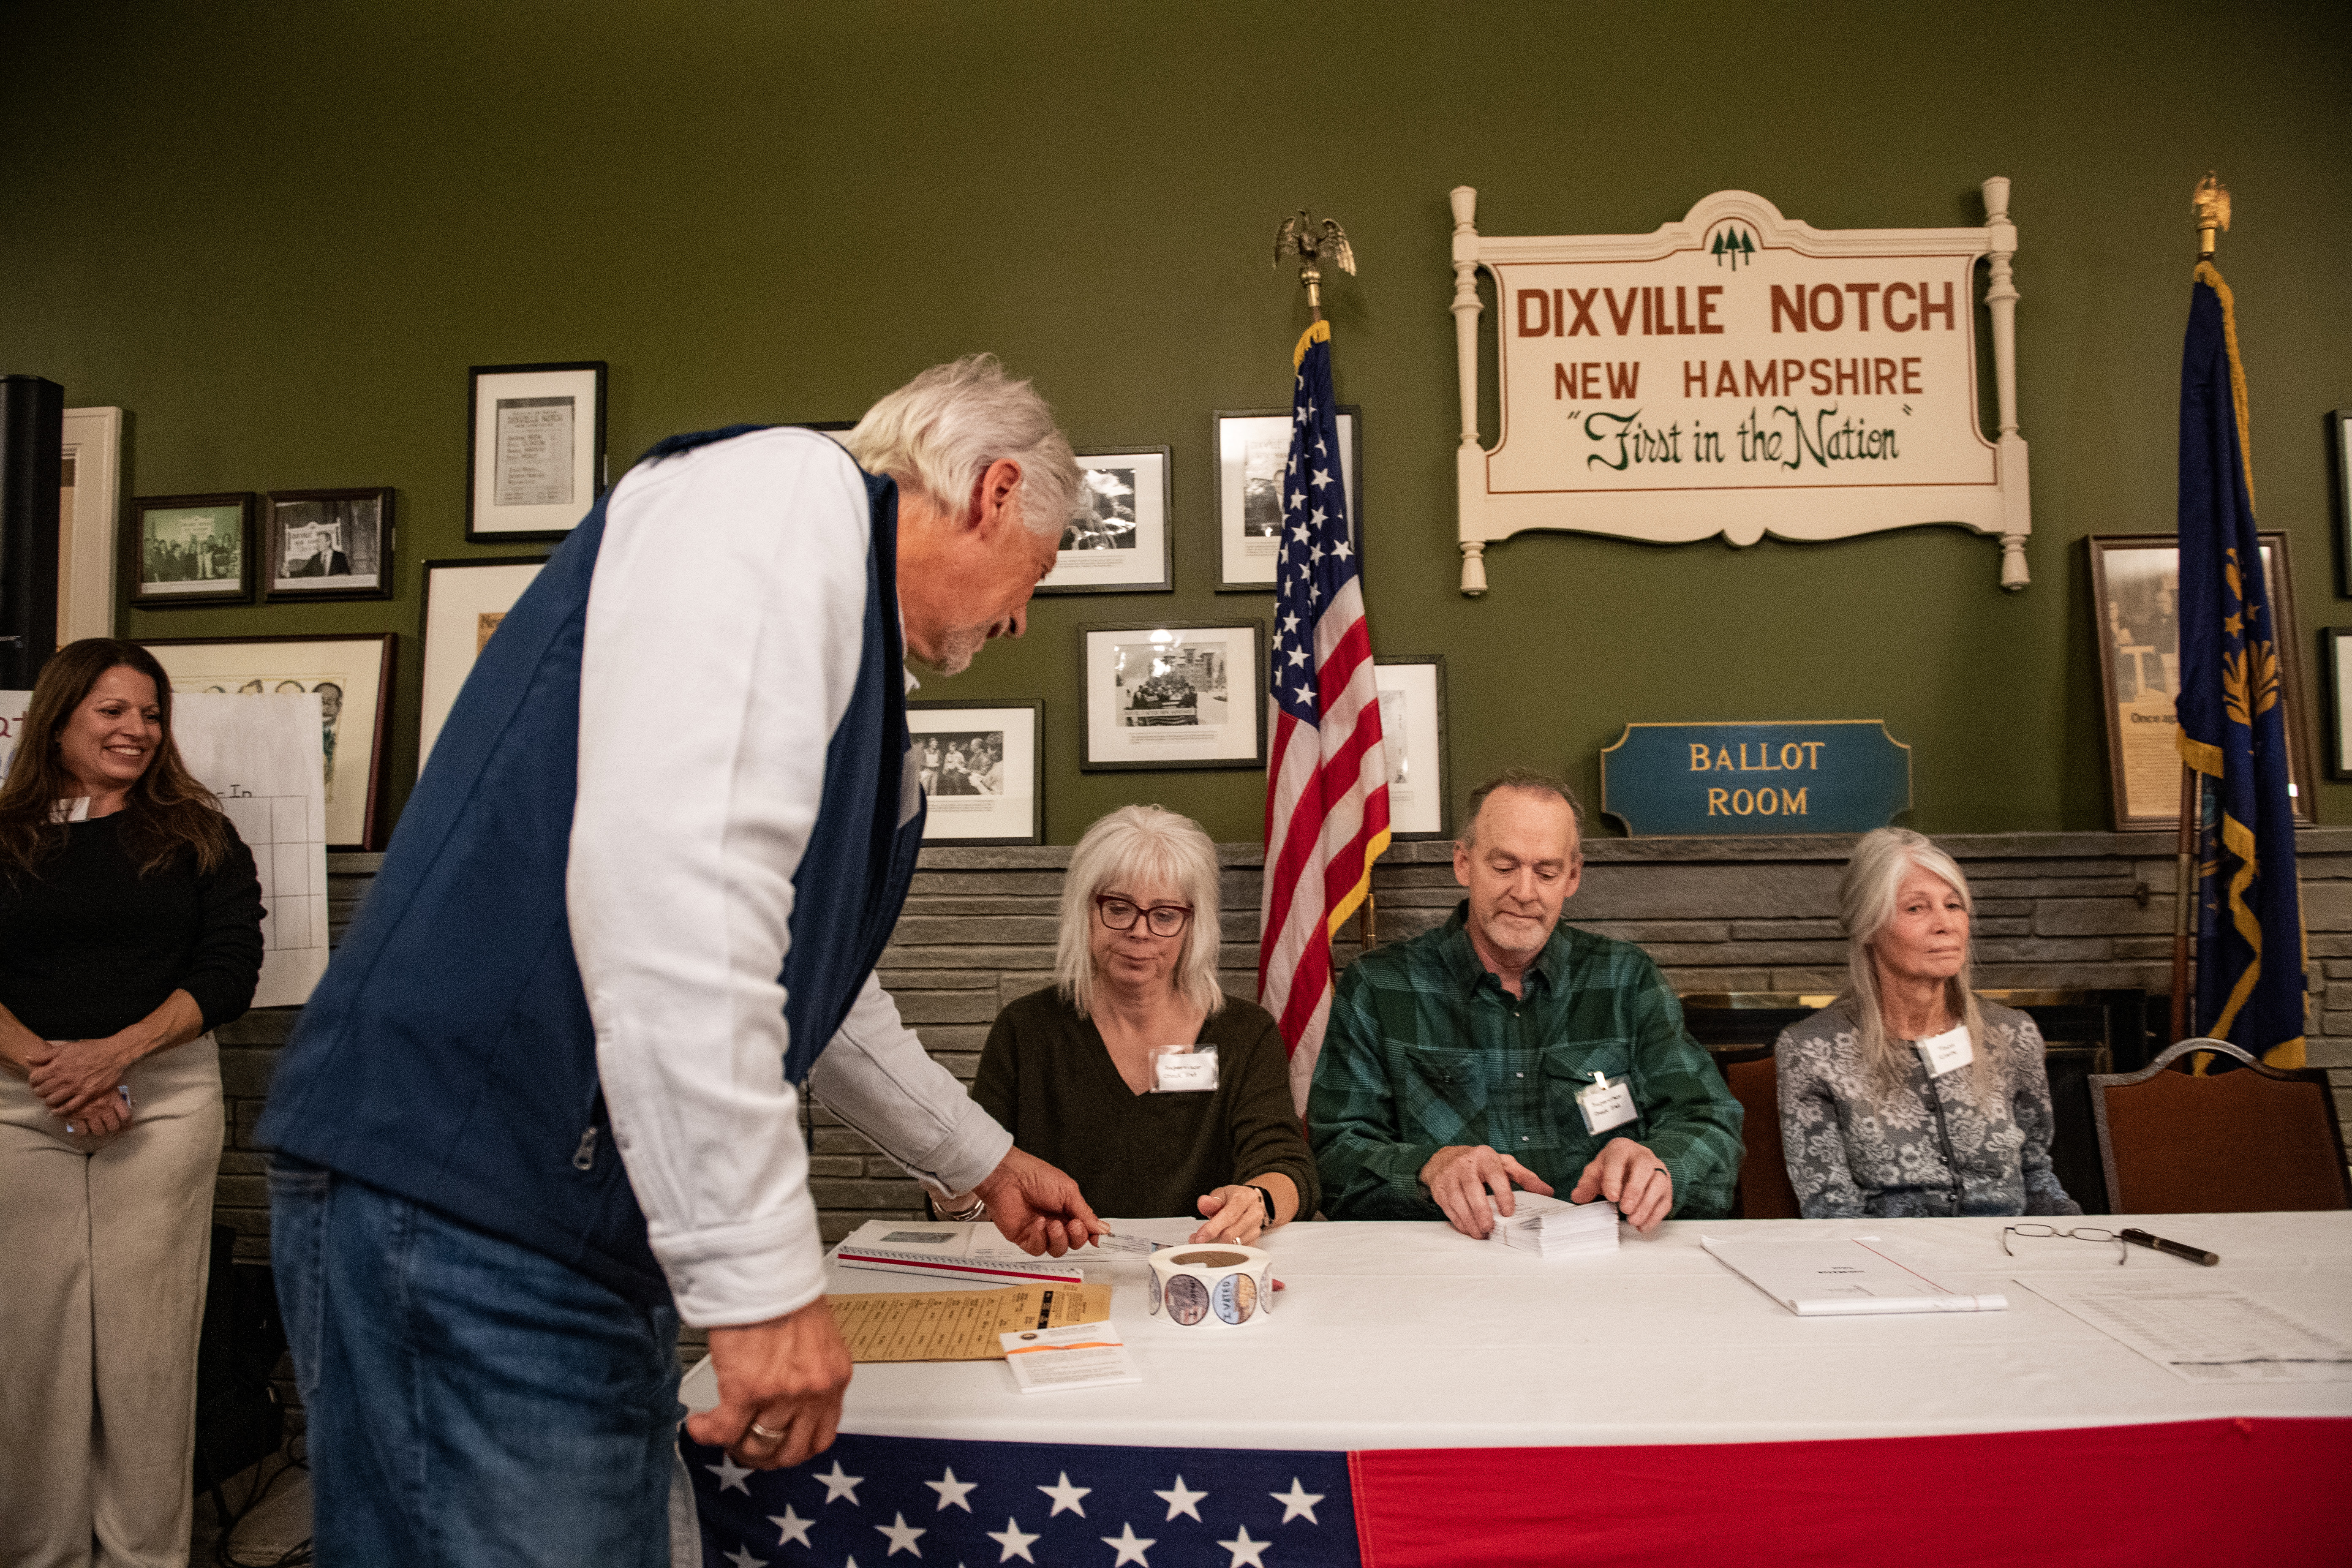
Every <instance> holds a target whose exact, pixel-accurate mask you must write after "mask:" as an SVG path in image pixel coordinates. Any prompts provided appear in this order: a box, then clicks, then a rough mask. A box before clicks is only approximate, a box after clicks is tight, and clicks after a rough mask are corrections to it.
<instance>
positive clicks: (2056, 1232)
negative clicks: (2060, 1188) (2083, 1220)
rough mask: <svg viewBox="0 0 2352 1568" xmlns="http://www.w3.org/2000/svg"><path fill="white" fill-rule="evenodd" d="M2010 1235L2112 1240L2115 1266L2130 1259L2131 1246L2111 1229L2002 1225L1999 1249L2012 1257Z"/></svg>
mask: <svg viewBox="0 0 2352 1568" xmlns="http://www.w3.org/2000/svg"><path fill="white" fill-rule="evenodd" d="M2012 1236H2021V1237H2025V1238H2026V1239H2028V1240H2029V1241H2046V1240H2051V1239H2053V1238H2060V1237H2063V1238H2064V1239H2066V1240H2069V1241H2112V1242H2114V1243H2115V1244H2116V1268H2122V1267H2123V1266H2124V1265H2125V1264H2126V1263H2129V1262H2130V1261H2131V1248H2130V1247H2127V1246H2126V1245H2125V1243H2124V1238H2123V1237H2120V1236H2117V1235H2116V1233H2115V1232H2114V1231H2112V1230H2098V1229H2095V1228H2094V1227H2092V1226H2075V1227H2074V1229H2073V1230H2060V1229H2059V1228H2058V1227H2057V1226H2053V1225H2009V1226H2001V1231H2000V1249H2001V1251H2002V1252H2004V1253H2007V1254H2008V1255H2009V1256H2010V1257H2011V1258H2014V1257H2016V1256H2017V1254H2016V1253H2015V1252H2012V1251H2011V1250H2010V1245H2009V1238H2010V1237H2012Z"/></svg>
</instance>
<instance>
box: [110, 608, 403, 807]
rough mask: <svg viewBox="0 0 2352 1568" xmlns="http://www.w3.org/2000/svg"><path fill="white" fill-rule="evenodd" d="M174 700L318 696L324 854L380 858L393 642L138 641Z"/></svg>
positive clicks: (387, 636)
mask: <svg viewBox="0 0 2352 1568" xmlns="http://www.w3.org/2000/svg"><path fill="white" fill-rule="evenodd" d="M138 641H139V646H140V647H143V648H146V649H148V650H149V651H151V652H152V653H153V654H154V656H155V658H156V661H157V662H158V663H160V664H161V665H163V673H164V674H166V675H168V676H169V677H171V680H172V689H173V691H221V692H231V693H243V694H245V695H247V696H250V695H252V694H254V693H257V692H269V691H278V692H297V691H315V692H317V693H318V694H319V718H320V736H319V765H320V771H321V772H322V773H323V774H324V776H325V779H326V786H327V847H328V848H330V849H381V848H383V842H382V840H381V838H380V837H379V829H380V826H382V825H383V814H382V813H381V812H380V811H379V809H378V807H379V805H381V803H382V799H383V775H384V765H385V762H386V759H387V758H388V756H389V755H390V752H389V749H388V748H387V746H386V745H385V737H386V731H387V730H388V729H389V728H390V724H391V719H392V679H393V658H394V652H395V650H396V649H397V647H398V646H399V641H400V639H399V638H398V637H396V636H394V634H393V633H391V632H378V633H374V634H373V635H370V636H365V637H141V638H139V639H138Z"/></svg>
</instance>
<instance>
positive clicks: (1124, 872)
mask: <svg viewBox="0 0 2352 1568" xmlns="http://www.w3.org/2000/svg"><path fill="white" fill-rule="evenodd" d="M1061 916H1062V919H1061V939H1060V947H1059V951H1058V952H1057V954H1056V957H1055V966H1054V967H1055V984H1052V985H1050V986H1048V987H1046V988H1045V989H1044V990H1042V991H1036V992H1033V993H1031V994H1028V995H1026V996H1024V997H1022V998H1021V999H1020V1000H1018V1001H1016V1002H1014V1003H1013V1004H1012V1005H1010V1006H1008V1007H1006V1008H1005V1009H1004V1010H1003V1012H1002V1013H1000V1014H998V1015H997V1018H996V1025H995V1027H993V1028H992V1029H991V1030H990V1031H989V1036H988V1045H987V1047H986V1048H985V1049H984V1050H983V1051H982V1054H981V1058H980V1078H979V1080H978V1082H976V1083H975V1084H974V1085H973V1087H972V1097H973V1098H974V1099H975V1100H979V1101H980V1103H981V1105H982V1108H983V1109H985V1110H987V1111H988V1113H989V1114H990V1115H992V1116H993V1117H995V1118H996V1120H997V1121H1000V1122H1002V1123H1003V1125H1004V1126H1005V1127H1006V1129H1008V1130H1009V1131H1011V1132H1012V1134H1013V1142H1014V1143H1015V1144H1017V1145H1018V1146H1019V1147H1020V1148H1022V1149H1024V1150H1025V1151H1027V1152H1030V1153H1032V1154H1035V1155H1036V1156H1038V1157H1039V1158H1040V1159H1044V1160H1049V1161H1051V1162H1053V1163H1055V1164H1056V1165H1058V1166H1060V1167H1061V1168H1062V1169H1063V1170H1065V1171H1067V1172H1068V1173H1070V1174H1071V1175H1072V1176H1073V1177H1075V1178H1076V1180H1077V1184H1078V1187H1079V1190H1080V1191H1082V1192H1083V1193H1085V1194H1086V1197H1087V1203H1088V1204H1090V1205H1093V1207H1094V1210H1095V1212H1096V1213H1097V1214H1100V1215H1119V1216H1128V1217H1134V1218H1149V1217H1154V1216H1165V1215H1183V1216H1185V1217H1188V1218H1192V1217H1197V1218H1199V1219H1200V1221H1201V1224H1200V1226H1199V1228H1198V1229H1196V1230H1195V1231H1194V1232H1193V1233H1192V1240H1194V1241H1235V1242H1244V1243H1247V1242H1251V1241H1255V1239H1256V1238H1257V1237H1258V1236H1259V1235H1260V1234H1261V1233H1262V1232H1264V1231H1266V1230H1269V1229H1271V1228H1273V1227H1274V1226H1278V1225H1282V1224H1285V1223H1286V1222H1288V1221H1289V1220H1291V1219H1293V1218H1295V1217H1296V1216H1297V1215H1302V1214H1307V1215H1311V1214H1313V1213H1314V1212H1315V1205H1316V1202H1317V1199H1318V1184H1317V1181H1316V1175H1315V1157H1314V1156H1313V1155H1312V1154H1311V1153H1309V1152H1307V1140H1306V1138H1305V1137H1304V1136H1303V1135H1302V1134H1301V1132H1300V1131H1299V1124H1298V1116H1297V1111H1296V1110H1293V1108H1292V1106H1291V1100H1290V1080H1289V1067H1288V1063H1287V1060H1286V1054H1285V1052H1284V1050H1283V1047H1282V1035H1281V1032H1280V1031H1279V1030H1278V1029H1277V1028H1276V1026H1275V1021H1274V1019H1273V1017H1272V1016H1269V1015H1268V1014H1267V1013H1266V1012H1265V1009H1263V1008H1261V1007H1258V1006H1256V1005H1253V1004H1251V1003H1248V1002H1243V1001H1238V1000H1236V999H1234V998H1233V997H1230V996H1227V995H1226V994H1224V993H1223V991H1221V990H1220V989H1219V988H1218V985H1217V936H1218V931H1217V856H1216V850H1215V848H1214V847H1213V846H1212V845H1211V844H1210V842H1209V837H1208V835H1207V834H1205V833H1203V832H1202V831H1201V829H1200V827H1199V826H1198V825H1197V824H1195V823H1193V822H1192V821H1191V820H1190V819H1189V818H1186V817H1182V816H1177V815H1176V814H1175V813H1173V812H1170V811H1162V810H1160V808H1159V807H1158V806H1152V805H1129V806H1122V807H1121V808H1120V809H1118V810H1117V811H1114V812H1112V813H1111V814H1110V815H1109V816H1106V817H1104V818H1103V819H1102V820H1101V821H1099V822H1097V823H1096V824H1095V825H1094V826H1092V827H1090V828H1088V829H1087V834H1086V837H1083V838H1081V839H1080V840H1079V841H1078V847H1077V849H1076V852H1075V853H1073V854H1072V856H1071V857H1070V869H1069V873H1068V875H1067V877H1066V879H1065V880H1064V883H1063V889H1062V910H1061ZM966 1201H967V1200H964V1199H961V1198H950V1199H948V1200H946V1201H945V1202H944V1203H943V1204H942V1205H940V1209H941V1213H942V1214H943V1215H945V1216H946V1217H949V1218H958V1219H960V1218H966V1217H976V1212H977V1211H976V1210H972V1209H969V1208H966V1207H964V1206H963V1205H964V1204H965V1203H966Z"/></svg>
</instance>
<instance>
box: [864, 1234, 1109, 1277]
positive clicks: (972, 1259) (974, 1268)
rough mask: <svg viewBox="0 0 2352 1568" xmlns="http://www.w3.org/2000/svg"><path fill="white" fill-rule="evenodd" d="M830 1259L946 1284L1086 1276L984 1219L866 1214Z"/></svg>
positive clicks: (1069, 1264) (1075, 1268) (1071, 1264)
mask: <svg viewBox="0 0 2352 1568" xmlns="http://www.w3.org/2000/svg"><path fill="white" fill-rule="evenodd" d="M834 1261H835V1262H836V1263H838V1264H840V1265H841V1266H842V1267H843V1268H871V1269H874V1270H875V1271H877V1273H883V1274H911V1275H915V1276H918V1277H919V1278H921V1279H939V1280H942V1281H945V1282H947V1283H950V1284H967V1283H968V1284H975V1285H983V1284H984V1285H1020V1284H1040V1285H1076V1284H1077V1283H1078V1282H1079V1281H1080V1280H1082V1279H1085V1278H1086V1271H1085V1270H1084V1269H1082V1268H1079V1267H1078V1266H1077V1265H1076V1263H1062V1262H1057V1261H1056V1260H1055V1259H1053V1258H1032V1257H1030V1256H1029V1255H1028V1254H1026V1253H1024V1252H1023V1251H1022V1250H1021V1249H1020V1248H1019V1247H1015V1246H1013V1244H1012V1243H1011V1242H1009V1241H1007V1240H1005V1239H1004V1237H1003V1235H1002V1234H1001V1233H1000V1232H999V1231H998V1230H997V1228H996V1227H995V1226H992V1225H988V1224H985V1223H982V1224H963V1223H960V1222H956V1221H922V1222H917V1221H910V1220H887V1219H871V1220H867V1221H866V1223H865V1224H864V1225H861V1226H858V1227H857V1228H856V1230H854V1231H851V1232H850V1233H849V1235H848V1236H847V1237H844V1238H843V1240H842V1243H841V1245H840V1246H839V1247H835V1249H834Z"/></svg>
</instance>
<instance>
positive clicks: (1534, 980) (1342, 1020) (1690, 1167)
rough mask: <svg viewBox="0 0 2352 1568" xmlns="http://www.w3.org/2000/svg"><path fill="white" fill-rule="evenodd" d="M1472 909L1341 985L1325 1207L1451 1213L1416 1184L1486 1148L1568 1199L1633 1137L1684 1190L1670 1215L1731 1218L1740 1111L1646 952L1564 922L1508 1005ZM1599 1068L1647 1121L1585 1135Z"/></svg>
mask: <svg viewBox="0 0 2352 1568" xmlns="http://www.w3.org/2000/svg"><path fill="white" fill-rule="evenodd" d="M1468 908H1469V906H1468V904H1467V903H1466V902H1465V903H1464V904H1462V905H1460V906H1457V907H1456V908H1455V910H1454V918H1453V919H1452V920H1450V921H1447V922H1446V923H1445V924H1444V926H1442V927H1440V928H1438V929H1437V930H1435V931H1425V932H1423V934H1422V935H1420V936H1417V937H1414V938H1412V940H1411V941H1409V942H1398V943H1397V944H1396V945H1394V946H1393V947H1381V948H1375V949H1374V950H1373V951H1371V952H1368V953H1366V954H1364V955H1363V956H1362V957H1361V958H1359V959H1358V960H1356V962H1355V963H1353V964H1351V965H1349V968H1348V970H1347V972H1346V973H1343V974H1341V975H1340V976H1339V986H1338V990H1337V993H1336V994H1335V995H1334V996H1333V998H1332V1002H1331V1020H1330V1023H1329V1025H1328V1026H1327V1027H1326V1028H1325V1030H1324V1034H1323V1053H1322V1056H1321V1058H1319V1059H1318V1061H1317V1062H1316V1064H1315V1082H1314V1087H1313V1089H1312V1090H1311V1091H1310V1092H1309V1094H1308V1097H1307V1129H1308V1136H1309V1138H1310V1139H1311V1140H1312V1141H1313V1142H1314V1146H1315V1158H1316V1161H1317V1163H1318V1165H1319V1166H1320V1168H1321V1170H1322V1173H1323V1210H1324V1212H1325V1213H1326V1214H1328V1215H1330V1217H1331V1218H1333V1219H1443V1218H1444V1217H1445V1216H1444V1212H1443V1211H1441V1210H1440V1209H1439V1208H1438V1206H1437V1205H1436V1203H1435V1202H1434V1201H1433V1199H1432V1198H1431V1197H1430V1195H1429V1189H1428V1188H1426V1187H1424V1186H1423V1185H1422V1184H1421V1180H1420V1172H1421V1168H1422V1166H1423V1165H1424V1164H1426V1163H1428V1161H1429V1157H1430V1156H1431V1155H1432V1154H1434V1153H1436V1152H1437V1151H1438V1150H1440V1149H1442V1148H1444V1147H1445V1146H1446V1145H1448V1144H1455V1143H1486V1144H1489V1145H1491V1146H1492V1147H1494V1148H1495V1149H1496V1150H1497V1151H1498V1152H1502V1153H1506V1154H1508V1155H1510V1156H1511V1157H1512V1158H1514V1159H1516V1160H1517V1161H1518V1162H1519V1163H1521V1164H1523V1165H1525V1166H1527V1167H1528V1169H1529V1170H1531V1171H1533V1172H1535V1173H1537V1174H1538V1175H1539V1176H1541V1177H1542V1178H1543V1179H1544V1180H1545V1181H1547V1182H1549V1183H1550V1184H1552V1186H1554V1187H1555V1188H1557V1189H1558V1190H1559V1193H1560V1194H1561V1195H1562V1196H1566V1195H1567V1193H1568V1190H1569V1188H1570V1187H1571V1186H1573V1185H1574V1184H1575V1183H1576V1179H1577V1178H1578V1177H1579V1176H1580V1175H1581V1174H1582V1173H1583V1172H1584V1167H1585V1165H1586V1164H1587V1163H1590V1162H1591V1160H1592V1158H1593V1156H1595V1155H1596V1154H1598V1153H1600V1152H1601V1145H1603V1144H1604V1143H1607V1142H1609V1141H1610V1140H1611V1139H1612V1138H1631V1139H1633V1141H1634V1142H1638V1143H1643V1144H1646V1145H1647V1146H1648V1147H1649V1149H1650V1151H1651V1152H1653V1153H1654V1154H1656V1155H1657V1156H1658V1159H1659V1162H1660V1163H1663V1164H1664V1166H1665V1167H1666V1173H1667V1174H1668V1175H1670V1176H1672V1177H1673V1178H1674V1184H1675V1206H1674V1215H1673V1217H1675V1218H1677V1219H1709V1218H1718V1217H1721V1216H1724V1215H1728V1214H1730V1212H1731V1202H1732V1190H1733V1187H1734V1186H1735V1185H1736V1184H1737V1183H1738V1180H1739V1159H1740V1152H1741V1149H1740V1142H1739V1121H1740V1110H1739V1102H1738V1100H1734V1099H1733V1098H1732V1096H1731V1090H1730V1089H1728V1088H1727V1087H1726V1085H1725V1084H1724V1081H1723V1076H1722V1074H1720V1073H1719V1072H1717V1070H1716V1068H1715V1064H1714V1063H1713V1062H1712V1061H1710V1060H1708V1058H1707V1054H1706V1050H1705V1049H1704V1048H1703V1047H1700V1046H1699V1045H1698V1043H1697V1042H1696V1041H1695V1040H1693V1039H1692V1038H1691V1037H1690V1035H1689V1034H1688V1032H1687V1031H1685V1029H1684V1027H1683V1009H1682V1004H1681V1003H1680V1002H1679V1001H1677V1000H1676V999H1675V994H1674V992H1673V991H1671V990H1669V989H1668V988H1667V985H1666V982H1665V977H1664V975H1662V974H1660V973H1658V966H1657V965H1656V964H1654V963H1651V962H1650V957H1649V955H1648V954H1647V953H1645V952H1643V951H1642V950H1641V949H1640V948H1638V947H1635V946H1633V944H1632V943H1631V942H1612V941H1611V940H1609V939H1608V938H1607V937H1599V936H1593V935H1591V934H1590V933H1589V932H1586V931H1576V930H1574V929H1572V928H1570V927H1569V926H1565V925H1563V926H1559V927H1556V928H1554V930H1553V931H1552V933H1551V940H1550V941H1549V942H1547V943H1546V944H1545V946H1544V950H1543V952H1541V953H1540V954H1538V956H1537V958H1536V961H1535V962H1534V963H1532V964H1530V965H1528V970H1527V973H1526V974H1525V975H1524V976H1523V977H1522V979H1521V982H1520V990H1521V992H1522V993H1523V994H1522V995H1520V996H1513V995H1512V994H1510V993H1509V992H1507V991H1506V990H1504V989H1503V987H1502V983H1501V982H1500V981H1498V980H1496V978H1495V976H1494V975H1493V974H1491V973H1488V972H1487V970H1486V966H1485V965H1484V964H1482V963H1479V962H1478V954H1477V952H1475V950H1474V949H1473V948H1472V947H1471V945H1470V936H1469V932H1468V931H1466V930H1465V928H1464V924H1463V922H1464V920H1465V915H1466V913H1467V910H1468ZM1596 1072H1600V1073H1605V1074H1607V1075H1608V1076H1609V1077H1610V1078H1612V1079H1614V1078H1616V1077H1617V1076H1618V1075H1620V1074H1624V1075H1626V1076H1627V1077H1628V1078H1629V1079H1630V1081H1631V1087H1632V1089H1633V1104H1634V1107H1635V1109H1636V1110H1639V1111H1640V1112H1641V1114H1640V1117H1639V1118H1638V1119H1637V1120H1636V1121H1631V1122H1628V1123H1626V1124H1624V1125H1622V1126H1620V1127H1612V1128H1611V1129H1609V1130H1608V1131H1604V1132H1601V1133H1597V1134H1596V1133H1591V1132H1587V1131H1585V1130H1584V1118H1583V1116H1582V1115H1581V1114H1580V1112H1579V1110H1577V1105H1576V1091H1577V1090H1578V1089H1580V1088H1581V1087H1584V1086H1586V1085H1589V1084H1591V1082H1592V1075H1593V1074H1594V1073H1596Z"/></svg>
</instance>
